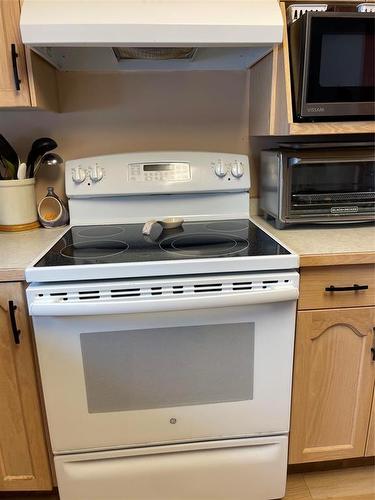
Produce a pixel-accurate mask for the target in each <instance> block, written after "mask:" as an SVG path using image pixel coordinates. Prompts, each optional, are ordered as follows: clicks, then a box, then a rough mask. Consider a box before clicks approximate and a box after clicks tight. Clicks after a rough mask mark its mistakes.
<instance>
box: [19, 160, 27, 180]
mask: <svg viewBox="0 0 375 500" xmlns="http://www.w3.org/2000/svg"><path fill="white" fill-rule="evenodd" d="M26 168H27V167H26V163H20V166H19V167H18V172H17V178H18V179H19V180H23V179H26Z"/></svg>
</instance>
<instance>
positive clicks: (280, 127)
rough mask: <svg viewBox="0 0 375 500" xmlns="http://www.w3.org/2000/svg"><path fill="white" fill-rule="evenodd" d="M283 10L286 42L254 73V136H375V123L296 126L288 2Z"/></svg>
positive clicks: (251, 100) (252, 92) (281, 6)
mask: <svg viewBox="0 0 375 500" xmlns="http://www.w3.org/2000/svg"><path fill="white" fill-rule="evenodd" d="M323 3H324V2H323ZM338 3H340V2H338ZM280 8H281V11H282V14H283V18H284V35H283V42H282V44H281V45H275V46H274V48H273V50H272V52H271V53H270V54H268V55H267V56H265V57H264V58H263V59H261V60H260V61H259V62H258V63H256V64H255V65H254V66H253V67H252V68H251V70H250V134H251V135H253V136H257V135H259V136H262V135H316V134H363V133H374V132H375V121H352V122H349V121H341V122H315V123H312V122H311V123H310V122H305V123H296V122H294V119H293V103H292V84H291V75H290V65H289V44H288V30H287V22H286V7H285V3H284V2H280Z"/></svg>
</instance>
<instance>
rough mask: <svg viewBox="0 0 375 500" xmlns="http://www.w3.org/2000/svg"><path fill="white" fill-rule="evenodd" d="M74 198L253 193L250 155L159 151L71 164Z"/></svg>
mask: <svg viewBox="0 0 375 500" xmlns="http://www.w3.org/2000/svg"><path fill="white" fill-rule="evenodd" d="M65 183H66V194H67V195H68V197H69V198H75V197H76V198H88V197H103V196H105V197H109V196H128V195H147V194H175V193H176V194H178V193H181V194H183V193H189V194H190V193H205V192H206V193H211V192H235V191H242V192H243V191H248V190H249V189H250V171H249V160H248V157H247V156H244V155H237V154H228V153H208V152H198V151H155V152H147V153H124V154H115V155H105V156H97V157H93V158H81V159H79V160H71V161H67V162H66V168H65Z"/></svg>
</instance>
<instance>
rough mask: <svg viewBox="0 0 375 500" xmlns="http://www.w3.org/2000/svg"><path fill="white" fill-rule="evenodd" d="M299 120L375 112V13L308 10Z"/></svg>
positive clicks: (298, 110) (352, 115)
mask: <svg viewBox="0 0 375 500" xmlns="http://www.w3.org/2000/svg"><path fill="white" fill-rule="evenodd" d="M301 57H303V63H302V65H301V68H300V71H301V74H302V81H301V82H300V88H301V91H300V109H296V112H297V118H300V119H304V118H309V117H310V118H312V119H314V120H315V119H319V117H321V118H322V119H323V120H327V118H329V117H331V118H335V117H342V118H345V117H347V118H351V119H353V117H354V116H355V118H361V117H368V116H373V115H374V85H375V81H374V74H375V68H374V64H375V50H374V15H373V14H371V13H369V14H363V13H337V12H336V13H327V12H323V13H313V12H310V13H307V14H306V19H305V26H304V47H303V52H302V54H301Z"/></svg>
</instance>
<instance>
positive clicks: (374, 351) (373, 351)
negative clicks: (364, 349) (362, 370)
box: [371, 326, 375, 361]
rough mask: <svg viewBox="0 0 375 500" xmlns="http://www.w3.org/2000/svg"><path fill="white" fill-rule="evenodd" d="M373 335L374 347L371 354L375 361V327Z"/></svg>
mask: <svg viewBox="0 0 375 500" xmlns="http://www.w3.org/2000/svg"><path fill="white" fill-rule="evenodd" d="M372 333H373V335H374V337H373V343H372V347H371V354H372V360H373V361H375V326H374V328H373V329H372Z"/></svg>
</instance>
